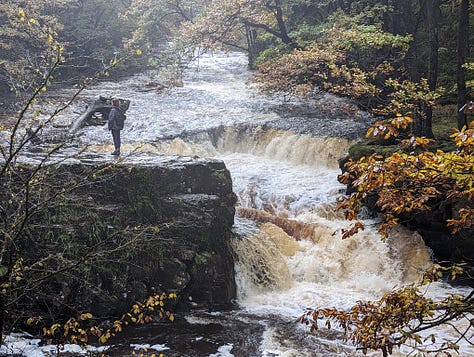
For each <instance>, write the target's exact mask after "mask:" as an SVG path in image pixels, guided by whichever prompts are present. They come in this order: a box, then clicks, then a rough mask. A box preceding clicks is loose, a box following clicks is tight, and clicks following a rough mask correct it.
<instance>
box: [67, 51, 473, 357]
mask: <svg viewBox="0 0 474 357" xmlns="http://www.w3.org/2000/svg"><path fill="white" fill-rule="evenodd" d="M196 66H197V68H198V70H196V71H193V70H191V71H190V72H189V73H188V74H187V75H186V78H185V80H184V85H183V87H181V88H175V89H173V90H171V91H168V92H164V93H161V94H158V93H155V92H147V93H144V92H141V91H137V88H139V87H140V83H145V82H147V81H148V80H149V77H148V75H147V74H141V75H137V76H134V77H132V78H130V79H127V80H124V81H121V82H117V83H112V82H102V83H101V84H100V85H99V86H97V87H94V88H91V89H88V90H86V91H84V92H83V94H82V96H81V100H83V101H84V103H79V104H78V105H79V106H80V107H84V104H85V103H90V102H91V101H93V100H94V99H95V98H97V97H98V96H99V95H103V96H110V97H112V96H114V97H120V98H126V99H131V105H130V108H129V110H128V112H127V117H128V119H127V122H126V127H125V129H124V130H123V133H122V142H123V143H122V152H123V155H132V156H133V154H134V152H135V151H140V152H148V153H150V154H153V155H156V154H158V155H182V156H201V157H212V158H216V159H220V160H222V161H224V162H225V164H226V167H227V168H228V169H229V171H230V173H231V175H232V180H233V188H234V192H235V193H236V195H237V196H238V206H237V215H236V219H235V222H236V223H235V227H234V229H235V232H236V238H235V240H234V241H233V242H232V247H233V249H234V251H235V256H236V267H235V268H236V269H235V270H236V274H237V275H236V280H237V283H238V297H237V303H238V305H239V308H240V310H239V311H238V312H235V315H232V314H230V315H225V314H224V313H221V312H216V313H215V314H208V315H206V316H205V317H204V318H201V317H200V318H199V319H197V318H194V319H191V317H190V318H189V319H188V322H189V323H190V324H193V323H197V322H196V321H200V322H199V323H200V324H206V323H211V322H212V323H214V324H215V323H216V321H220V322H219V323H222V324H236V326H241V324H242V323H245V324H247V323H249V321H251V323H253V321H258V323H256V324H254V325H251V326H253V327H255V326H256V325H258V328H257V327H255V328H254V330H252V331H254V334H255V336H244V337H241V338H240V339H239V340H238V343H242V341H247V340H248V339H250V340H252V338H253V340H252V342H251V343H250V344H249V345H250V346H253V347H255V346H254V345H255V344H258V346H257V347H255V350H258V351H259V353H260V354H259V355H260V356H264V357H266V356H325V357H326V356H361V355H362V353H361V352H358V351H355V350H354V348H353V347H352V346H350V345H349V344H348V343H346V342H345V341H343V338H342V334H341V332H340V331H337V329H336V330H331V331H321V332H320V335H318V336H309V335H307V334H306V332H307V331H306V330H304V329H303V327H301V326H296V325H295V324H293V323H292V322H293V321H294V320H295V318H296V317H298V316H300V315H301V314H302V313H303V312H304V311H305V309H306V308H308V307H337V308H339V309H349V308H350V307H351V306H352V305H353V304H354V303H355V302H356V301H358V300H375V299H378V298H379V297H380V296H382V294H384V293H386V292H388V291H390V290H392V289H394V288H397V287H400V286H402V285H403V284H406V283H410V282H415V281H417V279H418V278H419V277H420V274H421V272H422V271H423V270H424V269H425V268H426V267H427V266H428V265H429V264H430V263H431V257H430V251H429V249H428V248H427V247H426V246H425V244H424V242H423V240H422V239H421V237H420V236H419V235H418V234H416V233H414V232H410V231H408V230H407V229H404V228H402V227H396V228H395V229H393V230H392V231H391V232H390V235H389V238H388V239H387V240H385V241H382V240H381V238H380V235H379V234H378V232H377V230H376V224H377V221H376V220H375V219H365V220H364V224H365V227H366V228H365V230H364V231H361V232H359V233H358V234H356V235H355V236H354V237H352V238H350V239H346V240H342V239H341V228H344V227H347V226H348V224H349V223H348V222H347V221H345V220H344V218H343V215H342V214H341V212H337V211H336V210H335V201H336V198H337V197H338V196H339V195H341V194H343V193H344V191H345V187H344V186H343V185H341V184H340V183H339V182H338V181H337V175H338V174H339V173H340V170H339V168H338V160H339V159H340V158H342V157H343V156H344V155H345V154H346V153H347V150H348V148H349V147H350V145H351V144H352V143H353V140H351V138H353V137H354V136H357V135H356V134H360V133H362V132H363V131H364V129H365V127H366V125H367V122H364V118H365V117H366V115H365V114H361V113H360V112H358V111H357V110H356V109H352V110H351V111H349V113H348V114H347V115H345V116H342V115H339V114H335V113H338V111H337V110H332V109H331V108H333V109H334V108H337V106H338V105H340V103H341V101H342V100H341V99H340V98H334V97H332V96H329V95H324V96H321V97H320V98H316V99H315V100H314V101H313V102H305V103H303V104H304V105H303V104H302V103H301V102H299V101H298V100H294V101H291V102H289V103H285V105H284V106H282V105H281V98H278V97H276V98H275V97H266V96H263V95H261V94H260V93H258V92H257V91H256V90H255V89H254V88H253V87H252V86H251V85H250V84H249V81H248V80H249V72H248V70H247V60H246V57H245V55H243V54H239V53H230V54H218V55H215V56H207V57H204V58H202V59H201V60H200V61H199V63H198V64H197V65H196ZM308 103H309V104H308ZM345 107H346V106H345ZM349 107H350V106H349ZM302 108H303V109H302ZM308 108H310V110H308ZM327 108H329V110H326V109H327ZM286 109H288V110H286ZM339 112H340V111H339ZM64 115H67V114H64ZM80 134H81V135H79V136H78V140H79V141H80V142H81V143H82V144H83V145H87V146H88V148H89V150H91V151H94V152H96V153H98V154H99V155H100V154H102V153H106V152H109V151H110V149H111V145H112V144H111V138H110V134H109V133H108V131H107V130H106V129H105V128H102V127H90V128H87V129H83V130H82V132H81V133H80ZM453 289H457V288H453V287H450V286H444V285H442V284H433V285H432V286H431V287H430V291H431V294H432V295H433V296H438V297H439V296H443V294H445V293H446V292H447V291H451V290H453ZM459 289H460V288H459ZM459 291H462V290H459ZM243 316H244V317H243ZM216 319H217V320H216ZM218 319H221V320H218ZM209 321H210V322H209ZM222 321H224V322H222ZM262 321H263V322H262ZM237 322H238V323H237ZM232 326H234V325H232ZM245 326H248V325H245ZM262 326H263V327H262ZM261 329H263V332H261V333H260V332H259V331H260V330H261ZM199 330H200V331H201V330H202V329H199ZM221 330H222V328H221ZM240 330H241V329H240V328H236V329H234V330H233V331H232V334H230V335H234V332H235V334H237V335H238V336H241V335H239V334H245V331H243V330H242V331H240ZM213 333H214V334H216V330H213ZM436 333H437V334H439V335H440V336H443V337H451V336H453V335H454V334H453V333H452V331H448V330H446V329H439V330H438V331H436ZM230 335H229V334H227V335H226V336H225V338H228V339H230V338H231V337H230ZM302 336H304V337H302ZM188 337H189V336H187V337H186V338H188ZM199 338H202V336H198V337H196V340H198V339H199ZM225 342H226V343H223V346H225V349H226V350H228V349H229V348H228V347H229V343H230V342H228V340H225ZM155 343H156V342H155ZM159 343H163V341H160V342H159ZM232 343H235V344H236V343H237V342H232ZM235 344H234V349H232V351H234V350H238V348H237V347H238V346H236V345H235ZM245 346H248V345H245ZM470 347H471V348H472V346H462V352H463V353H464V354H463V356H473V355H474V354H473V353H470V354H469V348H470ZM171 349H173V347H171ZM216 351H217V349H216ZM466 351H467V352H466ZM194 352H195V351H194ZM409 352H410V350H403V351H401V352H400V354H398V355H400V356H401V355H406V354H407V353H409ZM231 353H232V352H231ZM231 353H230V354H229V356H232V354H231ZM397 353H398V352H397ZM193 355H196V356H209V355H211V354H210V353H208V354H207V355H206V354H197V353H196V354H193ZM217 355H219V356H221V354H216V356H217ZM242 355H243V354H240V355H239V356H242ZM370 355H372V356H380V355H381V354H378V353H372V354H370ZM395 355H397V354H395ZM249 357H250V356H249ZM255 357H257V355H255Z"/></svg>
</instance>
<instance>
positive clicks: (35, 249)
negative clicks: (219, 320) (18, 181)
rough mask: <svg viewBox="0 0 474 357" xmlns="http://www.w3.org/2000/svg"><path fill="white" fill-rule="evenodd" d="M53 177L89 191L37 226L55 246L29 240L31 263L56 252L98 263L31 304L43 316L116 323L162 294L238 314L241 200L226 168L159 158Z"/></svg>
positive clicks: (73, 167) (81, 165)
mask: <svg viewBox="0 0 474 357" xmlns="http://www.w3.org/2000/svg"><path fill="white" fill-rule="evenodd" d="M54 170H55V171H54V173H53V174H52V176H53V177H52V178H51V179H52V180H53V181H56V183H58V182H64V185H67V184H68V183H69V182H71V180H75V181H77V182H80V185H78V187H77V188H75V189H73V190H71V191H70V192H68V193H66V194H65V195H64V197H63V198H62V203H61V206H54V207H51V208H50V209H49V210H48V214H47V215H42V216H40V217H37V218H36V221H37V222H41V224H38V228H37V229H36V231H35V234H38V235H39V236H43V237H47V238H45V240H42V241H38V242H37V240H33V241H34V242H29V243H28V247H26V250H27V251H28V252H29V253H28V256H29V257H30V258H34V256H35V254H39V252H40V251H44V248H43V247H44V244H47V245H48V246H49V249H53V250H55V251H58V250H64V251H67V254H72V255H71V257H73V258H74V256H73V255H74V254H75V255H76V256H75V257H77V256H78V255H84V256H87V255H88V254H91V257H90V259H88V261H87V266H86V267H84V268H77V269H74V270H73V271H69V272H68V273H67V274H60V275H58V276H57V278H56V279H54V280H53V281H52V282H51V283H50V284H48V285H47V286H45V287H44V288H42V290H41V292H39V293H38V295H40V296H38V295H37V296H36V298H35V299H33V300H32V301H30V303H31V304H32V306H33V305H34V307H35V309H38V308H40V309H41V308H43V309H48V310H49V311H54V313H55V314H70V313H71V311H70V310H71V309H72V310H78V311H90V312H92V313H93V314H94V315H96V316H117V315H118V314H121V313H123V312H124V311H127V310H128V309H129V307H130V306H131V304H133V302H135V301H137V300H140V299H143V298H145V297H147V296H149V295H151V294H156V293H161V292H168V293H169V292H175V293H176V294H177V295H178V300H177V307H178V308H182V309H183V308H184V309H187V308H193V307H203V308H207V309H223V308H225V307H229V306H231V302H232V299H234V298H235V281H234V261H233V256H232V253H231V249H230V244H229V243H230V239H231V237H232V231H231V229H232V225H233V220H234V213H235V210H234V204H235V201H236V199H235V195H234V193H233V192H232V182H231V177H230V174H229V172H228V171H227V169H226V167H225V165H224V163H223V162H220V161H215V160H210V159H196V158H180V157H163V156H155V157H152V158H150V157H147V158H141V159H140V160H137V159H136V158H135V160H133V161H130V160H127V159H125V160H124V161H123V162H119V163H113V164H112V165H111V164H108V163H104V162H100V161H97V160H90V161H89V162H86V161H85V160H83V161H82V162H74V163H72V164H69V165H60V166H58V167H55V168H54ZM86 177H87V179H86V180H84V181H83V180H82V179H83V178H86ZM51 217H54V220H52V218H51ZM36 242H37V243H36ZM100 250H104V254H99V255H98V256H97V254H95V255H94V253H96V252H99V251H100ZM43 254H44V253H43Z"/></svg>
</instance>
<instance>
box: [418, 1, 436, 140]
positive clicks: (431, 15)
mask: <svg viewBox="0 0 474 357" xmlns="http://www.w3.org/2000/svg"><path fill="white" fill-rule="evenodd" d="M424 6H425V13H426V21H427V25H428V26H427V27H428V41H429V62H428V87H429V89H430V90H431V91H433V90H435V89H436V84H437V82H438V50H439V38H438V37H439V36H438V35H439V23H440V18H441V10H440V0H430V1H425V2H424ZM424 116H425V117H424V118H423V123H422V131H421V135H422V136H426V137H427V138H434V134H433V128H432V119H433V108H432V107H431V106H430V105H426V104H425V105H424Z"/></svg>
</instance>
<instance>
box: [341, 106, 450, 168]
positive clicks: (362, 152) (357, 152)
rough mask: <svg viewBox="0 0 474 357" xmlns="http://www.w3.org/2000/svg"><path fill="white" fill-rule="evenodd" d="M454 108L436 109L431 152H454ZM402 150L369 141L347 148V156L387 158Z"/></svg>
mask: <svg viewBox="0 0 474 357" xmlns="http://www.w3.org/2000/svg"><path fill="white" fill-rule="evenodd" d="M456 115H457V113H456V106H455V105H444V106H440V107H438V108H437V109H436V110H435V111H434V113H433V133H434V135H435V138H436V140H435V141H434V142H433V143H431V144H430V149H431V150H432V151H436V150H443V151H445V152H447V151H453V150H456V146H455V145H454V142H453V140H452V139H451V138H450V135H452V134H453V133H454V130H455V128H456V126H457V122H456ZM400 150H403V148H402V147H401V146H400V145H399V143H397V144H392V145H387V143H384V142H383V141H380V142H375V141H369V140H362V141H360V142H358V143H356V144H354V145H352V146H351V147H350V148H349V156H350V157H351V158H352V159H353V160H358V159H360V158H361V157H363V156H365V157H367V156H370V155H373V154H379V155H382V156H383V157H388V156H390V155H392V154H393V153H394V152H396V151H400Z"/></svg>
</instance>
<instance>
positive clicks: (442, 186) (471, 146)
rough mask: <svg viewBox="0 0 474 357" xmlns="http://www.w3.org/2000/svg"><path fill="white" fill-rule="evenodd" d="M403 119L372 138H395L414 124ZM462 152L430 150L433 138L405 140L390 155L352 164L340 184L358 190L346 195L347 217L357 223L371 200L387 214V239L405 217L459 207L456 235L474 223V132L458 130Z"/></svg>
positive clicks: (377, 129)
mask: <svg viewBox="0 0 474 357" xmlns="http://www.w3.org/2000/svg"><path fill="white" fill-rule="evenodd" d="M411 121H412V120H411V118H410V117H407V116H397V117H396V118H394V119H393V120H392V121H390V122H388V123H385V124H383V123H381V122H377V123H375V124H374V126H373V127H371V128H370V129H369V130H368V132H367V136H368V137H369V138H382V139H389V138H390V137H392V136H395V137H396V136H398V133H399V129H401V128H406V127H407V126H408V125H409V123H410V122H411ZM451 137H452V138H453V140H454V142H455V144H456V146H457V150H456V151H449V152H444V151H442V150H436V151H430V150H429V148H430V142H431V141H432V140H431V139H427V138H422V137H421V138H420V137H411V138H409V139H405V140H403V141H402V146H403V148H404V149H403V150H400V151H397V152H395V153H393V154H392V155H390V156H388V157H383V156H381V155H371V156H369V157H362V158H361V159H359V160H357V161H349V162H348V163H347V164H346V171H345V172H344V173H343V174H341V175H340V176H339V181H340V182H341V183H344V184H350V185H351V186H352V187H353V188H354V192H353V193H352V194H350V195H348V196H346V197H343V198H342V200H341V202H340V205H339V207H340V208H341V209H344V210H345V212H346V217H347V218H348V219H350V220H353V219H356V218H357V214H358V212H359V210H360V208H361V207H362V206H363V205H364V204H365V203H366V201H367V198H368V197H369V196H371V197H376V203H375V204H376V206H377V208H378V209H380V211H381V212H382V213H383V222H382V224H381V225H380V227H379V230H380V232H381V233H382V234H383V236H384V237H386V235H387V233H388V231H389V230H390V228H391V227H393V226H395V225H396V224H398V223H399V221H400V216H401V215H402V214H407V213H408V214H414V213H416V212H417V211H420V210H430V209H431V208H433V207H434V206H435V205H438V204H440V203H443V204H444V205H450V206H452V207H453V216H452V218H448V219H447V221H446V222H445V223H446V224H447V226H449V227H451V229H452V232H453V233H456V232H459V231H461V230H463V229H469V228H472V227H473V225H474V207H473V206H472V199H473V197H474V157H473V151H474V129H467V128H463V129H462V130H456V131H455V133H454V134H453V135H452V136H451Z"/></svg>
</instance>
